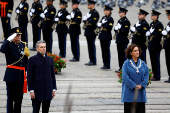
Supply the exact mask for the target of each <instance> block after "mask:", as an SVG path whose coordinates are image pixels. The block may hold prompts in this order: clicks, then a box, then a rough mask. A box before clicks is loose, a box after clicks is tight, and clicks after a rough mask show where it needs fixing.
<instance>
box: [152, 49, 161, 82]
mask: <svg viewBox="0 0 170 113" xmlns="http://www.w3.org/2000/svg"><path fill="white" fill-rule="evenodd" d="M149 54H150V59H151V65H152V72H153V74H154V76H153V77H154V78H156V79H157V80H160V78H161V73H160V51H149Z"/></svg>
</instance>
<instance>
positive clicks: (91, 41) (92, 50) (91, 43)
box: [86, 36, 96, 64]
mask: <svg viewBox="0 0 170 113" xmlns="http://www.w3.org/2000/svg"><path fill="white" fill-rule="evenodd" d="M86 39H87V45H88V52H89V58H90V62H93V63H95V64H96V46H95V40H96V36H86Z"/></svg>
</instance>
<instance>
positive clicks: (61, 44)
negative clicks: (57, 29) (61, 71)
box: [57, 33, 67, 57]
mask: <svg viewBox="0 0 170 113" xmlns="http://www.w3.org/2000/svg"><path fill="white" fill-rule="evenodd" d="M57 34H58V44H59V49H60V53H59V55H61V56H62V57H66V37H67V33H57Z"/></svg>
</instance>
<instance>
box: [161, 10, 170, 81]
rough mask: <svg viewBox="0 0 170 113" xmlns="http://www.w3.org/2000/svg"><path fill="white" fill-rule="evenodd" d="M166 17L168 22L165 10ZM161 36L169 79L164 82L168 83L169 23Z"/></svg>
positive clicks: (169, 57)
mask: <svg viewBox="0 0 170 113" xmlns="http://www.w3.org/2000/svg"><path fill="white" fill-rule="evenodd" d="M166 15H167V18H168V20H170V10H166ZM162 35H163V36H164V39H163V40H164V42H162V43H163V48H164V49H165V58H166V66H167V70H168V75H169V78H168V80H166V81H164V82H166V83H170V22H169V23H168V25H167V26H166V28H165V30H163V31H162Z"/></svg>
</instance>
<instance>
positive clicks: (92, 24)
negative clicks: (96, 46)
mask: <svg viewBox="0 0 170 113" xmlns="http://www.w3.org/2000/svg"><path fill="white" fill-rule="evenodd" d="M89 14H91V16H90V17H89V18H88V19H87V21H84V24H86V28H85V32H84V36H96V34H95V33H94V30H95V29H96V28H97V25H96V24H97V22H98V21H99V13H98V11H97V10H96V9H93V10H91V11H90V12H89Z"/></svg>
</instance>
